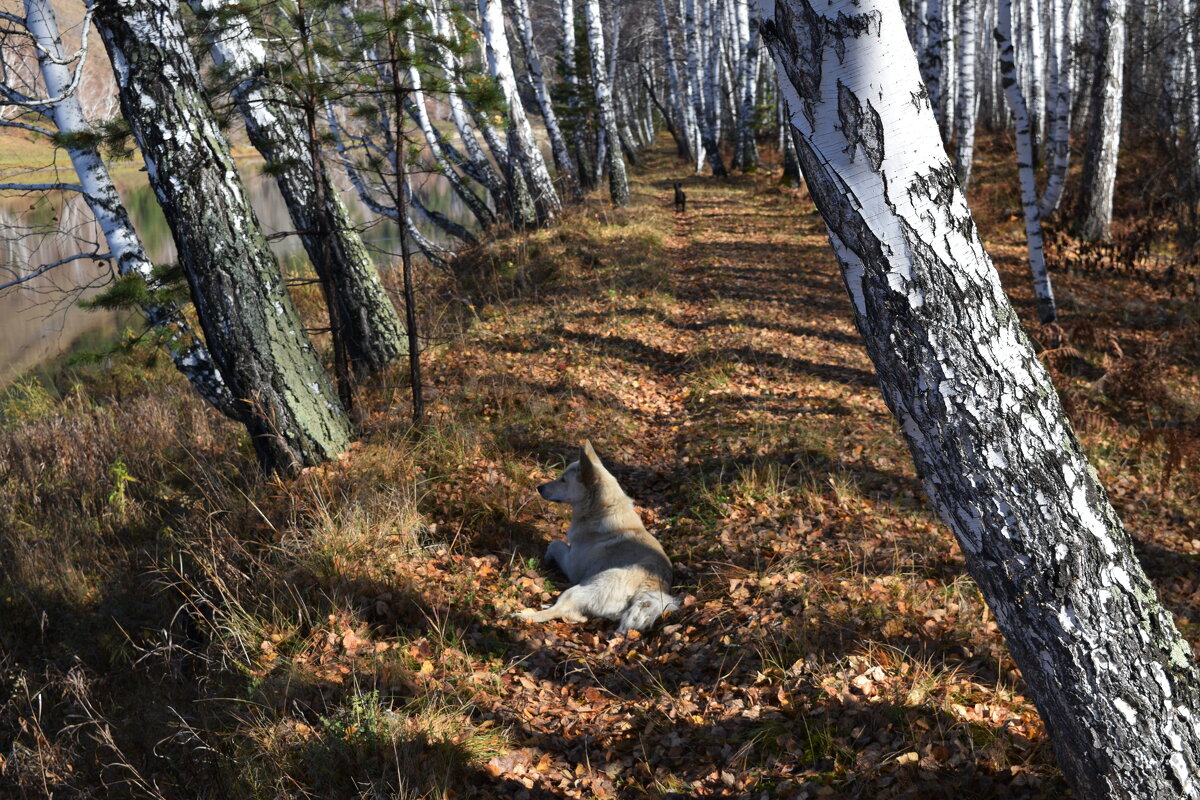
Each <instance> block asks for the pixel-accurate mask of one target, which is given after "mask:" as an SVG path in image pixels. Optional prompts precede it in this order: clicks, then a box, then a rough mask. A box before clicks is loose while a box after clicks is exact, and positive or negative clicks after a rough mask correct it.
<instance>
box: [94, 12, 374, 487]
mask: <svg viewBox="0 0 1200 800" xmlns="http://www.w3.org/2000/svg"><path fill="white" fill-rule="evenodd" d="M96 10H97V13H96V17H95V19H96V24H97V27H98V29H99V31H100V33H101V35H102V36H103V38H104V44H105V47H106V48H107V50H108V55H109V59H110V60H111V61H112V64H113V70H114V73H115V75H116V79H117V86H118V91H119V93H120V100H121V109H122V111H123V112H124V114H125V117H126V119H128V120H129V123H130V125H131V126H132V127H133V133H134V137H135V139H136V140H137V143H138V146H139V148H140V149H141V152H142V155H143V157H144V158H145V160H146V167H147V170H148V172H149V176H150V184H151V186H152V187H153V189H154V193H155V195H156V196H157V198H158V202H159V205H160V206H162V209H163V213H164V215H165V216H166V218H167V223H168V224H169V225H170V227H171V233H172V235H173V236H174V239H175V245H176V247H177V249H178V251H179V259H180V263H181V265H182V266H183V269H184V271H185V273H186V275H187V279H188V284H189V286H190V288H191V293H192V300H193V302H194V303H195V305H196V312H197V314H198V316H199V318H200V322H201V325H202V326H203V328H204V334H205V338H206V339H207V341H208V345H209V349H210V351H211V352H212V355H213V358H214V359H215V360H216V362H217V364H218V366H219V368H220V370H221V374H222V375H223V376H224V378H225V381H226V383H227V384H228V385H229V389H230V391H231V392H232V394H233V396H234V398H235V399H236V400H237V402H238V404H239V406H240V409H241V414H240V416H241V418H242V420H243V421H244V422H245V424H246V426H247V428H248V429H249V431H250V435H251V437H252V439H253V442H254V447H255V450H256V451H257V453H258V455H259V459H260V461H261V463H262V464H263V466H264V468H265V469H267V470H268V471H282V472H293V471H295V470H298V469H299V468H300V467H303V466H306V465H313V464H318V463H320V462H322V461H326V460H328V459H330V458H333V457H334V456H336V455H337V454H338V453H340V452H342V451H343V450H345V449H346V447H347V445H348V444H349V442H350V437H351V426H350V421H349V419H348V418H347V416H346V412H345V411H344V409H343V408H342V407H341V405H340V403H339V402H338V399H337V396H336V395H335V394H334V391H333V387H332V385H331V383H330V381H329V376H328V375H327V374H326V373H325V370H324V368H323V367H322V365H321V362H320V360H319V359H318V358H317V356H316V353H315V352H313V349H312V347H311V346H310V345H309V343H308V341H307V339H306V338H305V335H304V332H303V329H302V328H301V324H300V317H299V315H298V314H297V313H296V308H295V306H294V305H293V304H292V300H291V297H290V296H289V295H288V293H287V289H286V287H285V286H284V283H283V277H282V275H281V274H280V272H279V267H278V265H277V264H276V262H275V258H274V256H273V255H272V254H271V251H270V248H268V247H267V243H266V240H265V239H264V238H263V235H262V232H261V230H260V229H259V226H258V220H257V219H256V218H255V216H254V211H253V210H252V209H251V208H250V205H249V202H248V200H247V195H246V191H245V187H244V186H243V184H242V181H241V178H240V176H239V175H238V172H237V168H236V167H235V165H234V163H233V159H232V158H231V157H230V154H229V145H228V142H226V140H225V138H224V136H223V135H222V133H221V131H220V130H219V129H218V128H217V125H216V121H215V119H214V118H213V115H212V111H211V109H210V108H209V106H208V102H207V100H206V99H205V97H204V94H203V91H202V89H201V85H200V76H199V73H198V71H197V69H196V64H195V62H194V61H193V59H192V56H191V52H190V50H189V49H188V45H187V38H186V35H185V33H184V30H183V27H182V25H181V23H180V14H179V6H178V4H177V2H175V0H102V2H99V3H97V4H96Z"/></svg>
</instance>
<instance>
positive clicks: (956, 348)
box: [758, 0, 1200, 800]
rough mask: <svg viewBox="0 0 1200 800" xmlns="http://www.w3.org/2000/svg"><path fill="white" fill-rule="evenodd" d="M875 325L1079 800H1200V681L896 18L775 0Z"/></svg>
mask: <svg viewBox="0 0 1200 800" xmlns="http://www.w3.org/2000/svg"><path fill="white" fill-rule="evenodd" d="M758 6H759V11H760V14H761V17H762V20H763V22H762V32H763V39H764V41H766V42H767V43H768V44H769V46H770V47H771V50H772V52H773V53H774V55H775V58H776V64H777V67H778V70H779V76H780V84H781V87H782V89H783V92H784V95H785V97H786V99H787V101H788V104H789V106H790V108H791V109H792V123H793V125H794V126H795V128H796V130H797V131H798V133H799V137H798V138H799V141H798V149H799V157H800V162H801V166H802V169H803V171H804V177H805V180H806V182H807V184H808V186H809V191H810V192H811V193H812V196H813V199H814V201H815V202H816V205H817V208H818V209H820V211H821V213H822V215H823V216H824V218H825V221H826V224H827V225H828V228H829V234H830V240H831V241H832V244H833V246H834V250H835V251H836V253H837V256H838V259H839V261H840V262H841V268H842V274H843V278H844V280H845V283H846V287H847V289H848V290H849V293H850V296H851V298H852V299H853V305H854V315H855V322H856V324H857V326H858V329H859V331H860V332H861V333H862V336H863V338H864V340H865V342H866V345H867V351H868V353H869V354H870V356H871V359H872V360H873V361H874V363H875V367H876V370H877V371H878V374H879V381H880V385H881V388H882V390H883V395H884V398H885V399H886V401H887V403H888V406H889V407H890V408H891V410H892V412H893V413H894V414H895V415H896V417H897V419H898V420H899V422H900V426H901V429H902V430H903V433H904V436H905V438H906V439H907V441H908V444H909V448H910V450H911V451H912V454H913V459H914V461H915V462H916V467H917V472H918V473H919V474H920V476H921V478H922V480H923V482H924V486H925V489H926V491H927V493H928V495H929V499H930V502H931V503H932V505H933V506H934V508H935V509H936V510H937V511H938V513H939V514H940V515H941V516H942V518H943V519H944V520H945V521H946V523H947V524H948V525H949V526H950V527H951V529H952V530H953V531H954V534H955V536H956V537H957V539H958V542H959V544H960V545H961V547H962V551H963V556H964V559H965V561H966V564H967V568H968V569H969V570H970V572H971V575H972V576H973V577H974V579H975V581H976V583H977V584H978V585H979V588H980V590H981V591H982V593H983V596H984V598H985V599H986V600H987V602H988V605H989V606H990V607H991V609H992V610H993V611H994V612H995V614H996V619H997V621H998V622H999V624H1000V627H1001V630H1002V631H1003V632H1004V635H1005V637H1006V639H1007V641H1008V646H1009V648H1010V650H1011V652H1012V654H1013V657H1014V658H1015V659H1016V661H1017V664H1018V665H1019V666H1020V668H1021V672H1022V674H1023V676H1024V678H1025V681H1026V682H1027V684H1028V686H1029V692H1030V694H1031V696H1032V697H1033V699H1034V701H1035V702H1036V704H1037V707H1038V709H1039V711H1040V712H1041V715H1042V718H1043V720H1045V723H1046V726H1047V728H1048V730H1049V732H1050V736H1051V739H1052V741H1053V743H1054V747H1055V751H1056V753H1057V756H1058V761H1059V764H1060V765H1061V767H1062V770H1063V773H1064V774H1065V775H1066V777H1067V779H1068V780H1069V781H1070V783H1071V784H1072V785H1073V786H1074V788H1075V791H1076V793H1077V795H1078V796H1079V797H1081V798H1090V799H1092V800H1095V799H1096V798H1127V799H1129V800H1132V799H1133V798H1138V800H1151V799H1152V798H1153V799H1157V800H1178V798H1182V797H1196V796H1197V795H1198V794H1200V779H1198V777H1197V770H1198V769H1200V731H1198V724H1200V678H1198V676H1197V674H1196V671H1195V669H1194V668H1193V666H1192V660H1191V648H1190V647H1189V646H1188V644H1187V642H1186V641H1185V640H1184V639H1183V638H1182V637H1181V636H1180V635H1179V632H1178V631H1177V630H1176V629H1175V626H1174V623H1173V622H1172V619H1171V614H1170V612H1169V611H1167V609H1165V608H1163V607H1162V605H1160V604H1159V602H1158V600H1157V598H1156V597H1155V594H1154V590H1153V588H1152V587H1151V585H1150V583H1149V581H1148V580H1147V579H1146V576H1145V574H1144V573H1143V571H1142V568H1141V566H1140V564H1139V563H1138V561H1137V559H1136V558H1135V556H1134V554H1133V548H1132V545H1131V541H1130V537H1129V534H1128V533H1127V532H1126V531H1125V529H1124V527H1122V525H1121V522H1120V520H1119V519H1118V518H1117V515H1116V513H1115V512H1114V511H1113V509H1112V507H1111V506H1110V505H1109V503H1108V500H1107V498H1106V496H1105V493H1104V490H1103V488H1101V486H1100V485H1099V483H1098V482H1097V479H1096V474H1095V472H1094V471H1093V470H1092V469H1091V467H1090V466H1089V465H1088V463H1087V459H1086V457H1085V455H1084V453H1083V450H1082V448H1081V447H1080V445H1079V442H1078V440H1077V439H1076V438H1075V434H1074V433H1073V431H1072V430H1071V427H1070V424H1069V423H1068V421H1067V419H1066V416H1065V415H1064V413H1063V409H1062V406H1061V404H1060V402H1059V399H1058V395H1057V393H1056V392H1055V390H1054V386H1053V385H1052V384H1051V382H1050V379H1049V376H1048V375H1047V374H1046V371H1045V370H1044V369H1043V368H1042V366H1041V364H1040V362H1039V361H1038V358H1037V356H1036V355H1035V354H1034V352H1033V349H1032V347H1031V346H1030V344H1029V341H1028V339H1027V338H1026V336H1025V334H1024V332H1023V331H1022V329H1021V326H1020V323H1019V321H1018V319H1017V316H1016V314H1015V313H1014V312H1013V309H1012V307H1011V306H1010V305H1009V303H1008V300H1007V298H1006V297H1005V295H1004V292H1003V291H1002V290H1001V286H1000V282H999V279H998V276H997V273H996V270H995V269H994V268H993V266H992V264H991V262H990V261H989V259H988V256H987V254H986V253H985V252H984V250H983V245H982V243H981V241H980V239H979V235H978V232H977V231H976V228H975V225H974V222H973V221H972V219H971V215H970V211H969V210H968V208H967V205H966V202H965V200H964V198H963V195H962V193H961V192H960V191H959V189H958V187H957V185H956V182H955V179H954V170H953V168H952V167H951V165H950V163H949V160H948V159H947V158H946V155H945V152H944V151H943V150H942V147H941V145H940V143H939V141H938V130H937V124H936V121H935V120H934V117H933V113H932V111H931V109H930V107H929V103H928V101H927V100H926V98H925V93H924V92H923V91H922V90H921V83H920V76H919V73H918V69H917V64H916V60H915V58H914V56H913V52H912V49H911V48H910V46H909V44H908V42H907V40H906V38H905V32H904V22H903V19H902V18H901V15H900V9H899V5H898V4H897V3H896V2H895V1H894V0H832V2H828V3H819V4H816V5H812V4H810V2H809V0H780V2H772V0H758Z"/></svg>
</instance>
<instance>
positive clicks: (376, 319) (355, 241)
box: [188, 0, 404, 377]
mask: <svg viewBox="0 0 1200 800" xmlns="http://www.w3.org/2000/svg"><path fill="white" fill-rule="evenodd" d="M188 2H189V5H190V6H191V8H192V10H193V11H194V12H195V14H196V16H197V17H198V18H199V19H200V20H201V21H202V22H203V23H204V33H205V38H206V40H207V41H208V45H209V51H210V52H211V54H212V57H213V63H214V64H216V65H217V67H218V68H219V69H223V70H225V71H226V74H227V76H228V77H229V78H230V79H231V80H232V81H234V86H233V89H232V91H231V92H230V95H231V97H232V98H233V101H234V104H235V105H236V107H237V110H238V113H239V114H240V115H241V118H242V121H243V122H244V123H245V126H246V134H247V135H248V137H249V139H250V143H251V144H252V145H254V148H255V149H256V150H258V152H259V153H261V154H262V157H263V158H264V159H266V161H267V163H268V164H269V165H270V168H271V169H270V172H271V174H272V175H273V176H274V177H275V183H276V185H278V186H279V192H280V194H281V195H282V196H283V201H284V204H285V205H286V206H287V209H288V216H289V217H290V218H291V220H292V224H293V225H295V226H296V230H298V231H300V232H301V233H300V241H301V242H302V243H303V245H304V250H305V252H306V253H307V254H308V259H309V261H310V262H311V263H312V266H313V269H314V270H315V271H316V273H317V275H318V277H319V278H320V279H321V285H322V286H323V287H326V291H327V295H328V296H327V297H326V298H325V302H326V304H327V305H328V307H329V316H330V320H331V324H333V325H335V326H336V328H337V330H336V331H335V336H336V337H337V338H338V340H339V344H340V345H341V346H344V347H345V354H346V358H347V359H348V360H349V361H350V366H351V367H352V369H353V371H354V373H355V374H357V375H358V376H359V377H365V376H367V375H372V374H374V373H376V372H379V371H380V370H382V369H383V368H384V367H386V366H387V365H388V364H390V363H392V362H393V361H395V360H396V358H397V357H398V356H399V355H400V354H401V353H403V352H404V338H403V326H402V325H401V323H400V317H399V316H398V315H397V314H396V309H395V307H394V306H393V305H392V300H391V298H390V297H388V294H387V291H385V290H384V288H383V283H382V281H380V279H379V271H378V270H377V269H376V268H375V265H374V264H373V263H372V262H371V256H370V254H369V253H368V252H367V248H366V246H365V245H364V244H363V241H362V237H361V236H360V235H359V233H358V230H357V229H356V228H355V226H354V221H353V220H352V219H351V218H350V212H349V211H348V210H347V209H346V206H345V204H344V203H343V202H342V199H341V197H340V196H339V194H338V192H337V189H336V188H335V187H334V186H333V183H332V181H330V179H329V173H328V171H327V170H326V169H325V166H324V164H323V163H321V162H320V161H319V160H318V161H317V162H316V165H315V166H314V159H313V158H312V157H311V155H310V153H309V145H310V141H309V139H310V136H309V133H308V130H307V127H308V125H307V123H306V120H305V115H304V112H303V110H302V109H301V106H300V104H299V103H298V102H297V101H298V99H299V98H296V97H294V96H291V95H290V94H289V92H287V91H286V90H285V89H284V88H283V87H281V86H280V85H278V84H277V83H272V82H271V81H269V80H267V79H266V77H265V69H266V49H265V48H264V46H263V44H262V42H261V41H259V39H258V36H257V35H256V34H255V33H254V31H253V29H252V28H251V26H250V20H249V19H248V18H247V17H246V16H245V15H244V13H241V12H240V11H239V9H240V8H241V5H240V4H239V2H238V0H188ZM312 102H316V101H312Z"/></svg>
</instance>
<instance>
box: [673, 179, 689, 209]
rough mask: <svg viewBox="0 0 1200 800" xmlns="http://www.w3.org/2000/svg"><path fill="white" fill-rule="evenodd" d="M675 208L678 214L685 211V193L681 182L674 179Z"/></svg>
mask: <svg viewBox="0 0 1200 800" xmlns="http://www.w3.org/2000/svg"><path fill="white" fill-rule="evenodd" d="M675 210H676V211H678V212H679V213H680V214H686V213H687V195H686V194H685V193H684V191H683V184H682V183H680V182H679V181H675Z"/></svg>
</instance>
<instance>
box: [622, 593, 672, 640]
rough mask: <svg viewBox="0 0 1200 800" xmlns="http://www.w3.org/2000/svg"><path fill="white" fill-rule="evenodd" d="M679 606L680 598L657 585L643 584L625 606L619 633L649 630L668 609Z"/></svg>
mask: <svg viewBox="0 0 1200 800" xmlns="http://www.w3.org/2000/svg"><path fill="white" fill-rule="evenodd" d="M677 608H679V600H678V599H676V598H674V597H672V596H671V595H669V594H668V593H666V592H664V591H663V590H662V589H660V588H658V587H657V586H650V585H647V586H643V587H642V588H641V589H638V591H637V593H636V594H635V595H634V596H633V598H632V599H631V600H630V601H629V605H627V606H625V611H624V613H622V614H621V624H620V625H619V626H618V627H617V633H625V631H631V630H632V631H647V630H649V629H650V628H651V627H652V626H653V625H654V623H655V621H656V620H657V619H658V618H659V617H661V616H662V615H663V614H665V613H667V612H668V611H674V610H675V609H677Z"/></svg>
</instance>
